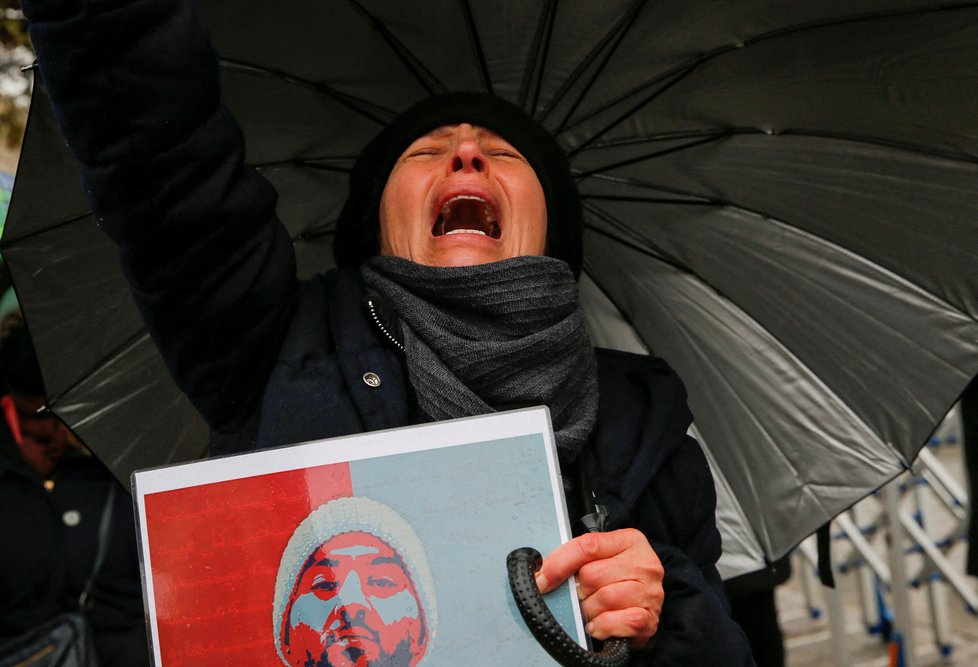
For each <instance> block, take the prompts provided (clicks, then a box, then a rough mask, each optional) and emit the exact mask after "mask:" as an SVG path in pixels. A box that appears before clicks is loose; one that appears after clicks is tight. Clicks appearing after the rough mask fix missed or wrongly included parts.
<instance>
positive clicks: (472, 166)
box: [450, 130, 489, 174]
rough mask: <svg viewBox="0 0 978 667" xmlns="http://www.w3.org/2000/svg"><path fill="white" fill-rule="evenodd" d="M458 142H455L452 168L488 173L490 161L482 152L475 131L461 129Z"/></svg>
mask: <svg viewBox="0 0 978 667" xmlns="http://www.w3.org/2000/svg"><path fill="white" fill-rule="evenodd" d="M460 134H461V136H460V137H459V140H458V143H456V144H455V154H454V155H453V156H452V160H451V163H450V169H451V171H452V172H453V173H456V172H463V173H465V172H473V173H479V174H486V173H488V171H489V163H488V162H487V161H486V156H485V155H484V154H483V153H482V148H481V147H480V146H479V142H478V140H477V137H476V136H475V133H474V132H466V131H465V130H461V132H460Z"/></svg>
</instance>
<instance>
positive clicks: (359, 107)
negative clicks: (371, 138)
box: [220, 58, 395, 126]
mask: <svg viewBox="0 0 978 667" xmlns="http://www.w3.org/2000/svg"><path fill="white" fill-rule="evenodd" d="M220 65H221V67H222V68H224V69H226V70H231V71H236V72H241V73H243V74H253V75H255V76H271V77H275V78H278V79H281V80H282V81H285V82H286V83H293V84H296V85H300V86H305V87H307V88H311V89H313V90H315V91H316V92H319V93H322V94H323V95H325V96H326V97H329V98H330V99H332V100H335V101H336V102H339V103H340V104H342V105H343V106H345V107H347V108H348V109H350V110H352V111H354V112H356V113H358V114H360V115H361V116H363V117H364V118H366V119H368V120H371V121H373V122H374V123H377V124H378V125H382V126H383V125H386V124H387V121H386V120H385V119H384V118H382V117H381V116H379V115H378V114H377V113H375V112H374V111H368V107H372V108H373V109H375V110H376V111H380V112H383V113H385V114H387V115H388V116H394V115H395V112H394V111H393V110H391V109H387V108H385V107H380V106H378V105H375V104H371V103H369V102H367V101H366V100H363V99H360V98H358V97H355V96H353V95H348V94H346V93H341V92H339V91H337V90H334V89H333V88H331V87H329V86H327V85H326V84H324V83H319V82H316V81H310V80H309V79H304V78H302V77H298V76H295V75H293V74H288V73H286V72H283V71H281V70H276V69H271V68H270V67H263V66H261V65H254V64H252V63H247V62H244V61H242V60H230V59H228V58H222V59H221V60H220Z"/></svg>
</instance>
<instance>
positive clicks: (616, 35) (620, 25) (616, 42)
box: [540, 0, 646, 134]
mask: <svg viewBox="0 0 978 667" xmlns="http://www.w3.org/2000/svg"><path fill="white" fill-rule="evenodd" d="M645 2H646V0H637V2H634V3H633V4H632V6H631V8H630V9H629V11H628V13H627V14H625V15H624V16H623V17H622V18H621V19H619V20H618V22H617V23H616V24H615V25H614V26H613V27H612V28H611V29H610V30H609V31H608V32H607V33H605V34H604V35H603V36H602V37H601V39H600V40H598V41H597V43H596V44H595V45H594V48H592V49H591V51H590V52H589V53H588V54H587V55H586V56H585V57H584V58H583V59H582V60H581V62H580V64H578V66H577V67H576V68H575V69H574V71H573V72H571V73H570V75H569V76H568V77H567V79H566V80H565V81H564V83H563V84H562V85H561V87H560V88H559V89H558V90H557V92H556V93H555V94H554V96H553V98H552V99H551V100H550V105H549V106H548V107H547V109H545V110H544V112H543V114H542V115H541V116H540V120H541V122H542V121H543V120H544V119H545V118H547V116H549V115H550V114H551V113H552V112H553V111H554V109H555V108H556V106H557V104H558V103H560V101H561V100H563V99H564V97H565V96H566V95H567V93H569V92H570V90H571V88H572V87H573V86H574V84H576V83H577V82H578V81H579V80H580V79H581V77H582V76H584V72H586V71H587V68H588V66H589V65H591V63H592V62H593V61H594V59H595V58H596V57H597V55H598V54H599V53H600V52H601V51H603V50H605V47H607V46H608V44H609V43H610V44H611V46H610V48H608V49H607V52H606V53H605V55H604V57H603V58H602V59H601V62H600V63H599V64H598V66H597V67H596V68H595V69H594V72H593V73H592V74H591V77H590V79H588V81H587V83H585V84H584V86H583V88H582V90H581V92H580V93H579V94H578V96H577V99H576V100H574V103H573V104H571V106H570V109H569V110H568V111H567V113H565V114H564V118H563V120H561V121H560V122H559V123H558V124H557V130H556V131H555V134H556V133H558V132H562V131H563V130H564V129H566V127H567V123H568V122H569V121H570V118H571V116H573V115H574V112H575V111H577V109H578V107H579V106H580V105H581V103H582V102H584V98H585V97H587V94H588V93H589V92H591V89H592V88H593V87H594V83H595V81H597V79H598V77H599V76H600V75H601V73H602V72H603V71H604V70H605V68H606V67H607V66H608V63H609V62H610V61H611V57H612V56H613V55H614V54H615V52H616V51H617V50H618V47H619V46H620V45H621V43H622V42H623V41H624V40H625V37H626V36H627V35H628V32H629V31H630V30H631V28H632V26H633V25H635V21H636V19H637V18H638V14H639V11H640V10H641V9H642V7H644V6H645Z"/></svg>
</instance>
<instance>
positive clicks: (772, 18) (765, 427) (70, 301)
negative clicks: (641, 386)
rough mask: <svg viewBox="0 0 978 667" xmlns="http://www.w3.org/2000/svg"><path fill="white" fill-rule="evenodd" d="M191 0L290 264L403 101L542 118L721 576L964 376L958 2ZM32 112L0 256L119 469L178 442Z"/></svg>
mask: <svg viewBox="0 0 978 667" xmlns="http://www.w3.org/2000/svg"><path fill="white" fill-rule="evenodd" d="M203 4H204V9H205V12H206V14H207V16H208V19H209V23H210V25H211V28H212V32H213V35H214V41H215V44H216V46H217V49H218V52H219V53H220V54H221V57H222V59H223V65H222V66H223V84H224V98H225V101H226V104H227V105H228V106H229V107H230V108H231V109H232V110H233V112H234V113H235V114H236V116H237V117H238V119H239V121H240V122H241V124H242V125H243V127H244V129H245V132H246V134H247V137H248V147H249V154H248V159H249V162H251V163H252V164H254V165H255V166H257V167H258V168H259V169H260V170H261V171H262V172H263V173H264V174H265V176H266V177H267V178H268V179H269V180H271V181H272V182H273V183H274V184H275V185H276V187H277V188H278V190H279V192H280V194H281V199H280V206H279V213H280V215H281V217H282V218H283V220H284V221H285V222H286V224H287V225H288V226H289V229H290V230H291V232H292V235H293V238H295V243H296V248H297V251H298V256H299V260H300V265H301V266H300V271H301V272H302V273H303V274H304V275H308V274H310V273H312V272H314V271H318V270H322V269H323V268H325V267H327V266H328V265H329V262H330V251H329V248H330V245H331V240H332V239H331V234H332V228H333V221H334V220H335V218H336V215H337V213H338V210H339V207H340V205H341V203H342V201H343V199H344V197H345V188H346V174H347V171H348V169H349V167H350V166H351V164H352V161H353V158H354V156H355V155H356V154H357V153H358V151H359V149H360V147H361V146H363V144H364V143H365V142H366V140H367V139H368V138H369V137H370V136H372V135H373V134H374V133H376V132H377V131H378V130H379V129H380V127H381V126H382V125H383V123H385V122H386V121H387V120H389V119H390V118H392V117H394V116H395V115H396V114H397V113H398V112H399V111H401V110H403V109H405V108H407V107H408V106H409V105H410V104H412V103H413V102H415V101H416V100H418V99H420V98H421V97H424V96H426V95H430V94H432V93H437V92H440V91H444V90H459V89H475V90H487V91H491V92H493V93H495V94H497V95H500V96H502V97H505V98H508V99H510V100H512V101H514V102H516V103H518V104H520V105H522V106H523V107H524V108H525V109H527V110H529V111H530V112H531V113H533V114H534V115H535V116H536V117H537V118H539V119H540V121H541V122H542V123H543V124H544V125H546V126H547V127H548V128H550V129H551V130H552V131H553V132H554V133H555V135H556V136H557V137H558V139H559V141H560V142H561V144H562V145H563V146H564V147H565V148H566V150H567V153H568V155H570V156H571V159H572V165H573V168H574V170H575V173H576V174H577V177H578V182H579V185H580V190H581V193H582V195H583V197H584V204H585V209H586V225H587V229H586V236H585V250H586V259H585V277H584V279H583V282H582V287H583V291H584V295H585V300H586V301H587V304H588V305H587V307H588V309H589V312H590V314H591V320H592V326H593V331H594V335H595V338H596V340H598V342H600V343H606V344H607V343H609V342H610V343H611V344H614V345H619V346H620V345H623V344H625V343H623V339H622V338H621V337H620V333H619V332H620V330H621V329H620V328H618V327H617V324H616V322H617V323H618V324H622V323H624V324H627V325H629V327H627V329H626V330H627V331H628V332H629V333H628V335H630V336H632V337H633V338H632V340H633V342H634V344H636V345H639V346H644V347H645V348H647V349H650V350H652V351H654V352H655V353H657V354H660V355H662V356H664V357H666V358H667V359H668V360H669V361H670V363H672V364H673V365H674V366H675V367H676V368H677V369H678V370H679V372H680V374H681V375H682V376H683V378H684V379H685V381H686V383H687V385H688V388H689V392H690V402H691V405H692V407H693V411H694V414H695V416H696V428H697V432H698V434H699V436H700V438H701V440H702V442H703V444H704V445H705V448H706V449H707V451H708V455H709V457H710V459H711V460H712V462H713V463H714V472H715V473H716V475H717V483H718V488H719V490H720V492H721V498H722V500H721V506H720V508H719V517H720V522H721V528H722V530H723V532H724V538H725V544H726V545H727V550H728V552H729V554H731V558H732V560H729V561H728V566H727V567H725V571H726V573H727V574H732V573H734V572H736V571H744V570H746V569H750V568H751V567H753V566H754V565H755V564H757V563H758V562H759V561H760V559H761V556H762V554H766V555H767V556H768V557H770V558H773V557H776V556H779V555H781V554H783V553H784V552H785V551H787V550H788V549H789V548H790V547H792V546H793V545H794V544H796V543H797V542H798V541H799V540H800V539H802V538H803V537H804V536H806V535H807V534H809V533H810V532H812V531H813V530H814V529H815V528H817V527H818V526H819V525H820V524H822V523H823V522H824V521H826V520H827V519H829V518H830V517H832V516H834V515H835V514H836V513H838V512H840V511H841V510H843V509H845V508H846V507H848V506H849V505H851V504H852V503H853V502H855V501H856V500H858V499H859V498H860V497H862V496H863V495H865V494H866V493H867V492H869V491H871V490H873V489H875V488H877V487H878V486H880V485H881V484H883V483H884V482H886V481H887V480H888V479H890V478H892V477H893V476H895V475H896V474H898V473H899V472H900V471H901V470H903V469H905V468H906V467H907V466H908V465H909V463H910V462H911V461H912V460H913V458H914V457H915V454H916V452H917V450H918V449H919V447H920V446H921V445H922V444H923V443H924V441H925V440H926V437H927V435H928V434H929V432H930V431H931V430H932V428H933V427H934V425H935V424H936V423H937V422H938V421H939V420H940V418H941V417H942V416H943V415H944V413H945V412H946V411H947V409H948V407H949V405H950V404H951V403H952V402H953V401H954V400H955V398H956V397H957V395H958V393H959V391H960V390H961V389H962V388H963V387H964V385H965V384H966V383H967V381H968V379H969V378H970V377H971V376H972V375H974V374H975V373H976V371H978V322H976V318H978V284H976V283H978V277H976V271H975V269H974V259H973V255H974V250H975V248H978V188H976V183H978V135H976V133H975V129H974V128H975V127H976V125H975V123H976V121H975V119H976V118H978V85H976V84H978V3H974V2H927V1H925V0H917V1H909V0H847V1H845V2H842V1H840V0H827V1H825V2H819V3H812V2H803V1H801V0H785V1H783V2H778V3H765V2H715V1H714V2H690V1H685V2H681V3H680V2H645V1H640V0H608V1H605V2H569V1H567V0H565V1H564V2H560V1H558V0H536V1H535V2H526V1H520V2H516V1H511V2H501V1H482V2H471V1H469V0H439V1H435V0H425V1H424V2H421V1H419V2H404V1H403V0H401V1H392V0H349V1H347V2H328V3H326V2H288V3H279V4H278V5H276V6H274V7H272V6H269V5H268V4H267V3H259V2H250V1H244V0H234V1H233V2H231V1H229V0H225V1H219V0H210V1H209V2H208V1H207V0H205V1H204V3H203ZM49 116H50V112H49V110H48V108H47V104H46V102H43V101H35V105H34V109H33V110H32V116H31V120H30V125H29V127H28V136H27V142H26V148H25V151H26V152H25V156H24V158H23V161H22V166H21V170H20V172H19V175H18V181H17V184H16V186H15V192H14V200H13V203H12V206H11V211H10V217H9V221H8V229H7V230H6V232H5V236H4V256H5V257H6V259H7V261H8V262H9V264H10V267H11V270H12V272H13V275H14V278H15V281H16V286H17V288H18V291H19V293H20V296H21V302H22V303H23V305H24V310H25V315H26V317H27V320H28V323H29V326H30V327H31V331H32V334H33V335H34V337H35V341H36V345H37V348H38V351H39V354H40V356H41V358H42V363H43V365H44V373H45V379H46V382H47V386H48V391H49V393H50V404H51V407H52V408H53V409H54V410H55V411H56V412H57V413H58V414H59V415H60V416H62V418H64V419H65V420H66V421H67V422H68V423H69V424H70V425H71V426H72V427H73V428H74V429H75V430H76V431H77V432H78V433H79V434H80V435H81V437H82V438H83V439H84V440H85V441H86V442H88V443H89V444H90V445H91V446H92V447H93V448H94V449H95V450H96V451H97V452H98V454H99V455H100V456H101V457H102V458H103V460H105V461H106V462H107V463H108V464H109V465H110V466H112V467H113V468H114V469H115V470H116V472H117V474H119V475H120V476H121V477H125V476H127V475H128V473H129V471H131V470H132V469H134V468H139V467H145V466H149V465H157V464H160V463H163V462H165V461H170V460H178V459H186V458H191V457H194V456H198V455H200V453H201V452H202V451H203V450H204V447H205V435H204V429H203V428H202V426H201V425H200V423H199V418H197V417H196V415H194V414H193V411H192V410H191V409H190V408H189V406H188V404H187V403H186V402H185V401H184V399H183V398H182V397H180V396H179V395H178V393H177V392H176V390H175V389H174V388H173V386H172V384H171V383H170V381H169V380H168V379H167V378H166V377H165V372H164V371H163V369H162V364H161V363H160V362H159V361H158V359H157V358H156V356H155V352H154V350H153V348H152V345H151V343H150V342H149V341H148V339H147V338H146V335H145V333H144V331H143V329H142V327H141V324H140V323H139V320H138V317H137V315H136V314H135V311H134V308H133V307H132V305H131V303H130V301H129V298H128V294H127V291H126V288H125V286H124V284H123V281H122V278H121V277H120V275H119V270H118V268H117V266H116V265H115V263H114V260H113V250H112V249H111V248H110V247H109V245H108V244H107V242H106V241H104V240H103V239H102V238H101V236H100V235H99V232H98V230H97V229H96V228H95V227H96V226H95V224H94V222H93V220H92V219H91V217H90V215H88V213H87V207H86V204H85V203H84V198H83V197H82V195H81V193H80V191H79V188H78V185H77V177H76V175H75V173H74V172H75V169H74V167H73V165H72V164H71V162H70V158H68V157H67V155H66V153H65V151H64V147H63V145H62V144H61V143H60V140H59V139H58V138H57V137H56V133H55V130H54V129H53V127H52V124H51V121H50V117H49ZM612 304H613V305H612ZM616 318H617V319H616ZM609 332H610V333H609Z"/></svg>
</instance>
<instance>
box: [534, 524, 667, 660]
mask: <svg viewBox="0 0 978 667" xmlns="http://www.w3.org/2000/svg"><path fill="white" fill-rule="evenodd" d="M574 573H577V585H578V595H579V596H580V598H581V601H582V602H581V607H582V609H583V611H584V616H585V618H587V619H588V623H587V626H586V628H585V629H586V630H587V633H588V634H589V635H591V636H592V637H594V638H595V639H607V638H608V637H628V638H630V644H631V646H632V648H634V649H641V648H643V647H644V646H645V645H646V644H647V643H648V642H649V640H650V639H651V638H652V636H653V635H654V634H655V631H656V629H657V628H658V627H659V615H660V614H661V612H662V601H663V599H664V598H665V593H664V592H663V590H662V577H663V574H664V571H663V568H662V563H661V562H659V557H658V556H657V555H656V553H655V551H654V550H653V549H652V546H651V545H650V544H649V541H648V540H647V539H646V538H645V535H643V534H642V533H640V532H639V531H637V530H635V529H633V528H624V529H622V530H615V531H612V532H609V533H587V534H585V535H581V536H580V537H576V538H574V539H573V540H571V541H570V542H567V543H565V544H562V545H561V546H559V547H557V549H555V550H554V551H553V553H551V554H550V555H549V556H547V557H546V558H544V560H543V566H542V567H541V568H540V571H539V572H537V575H536V577H537V586H538V587H539V588H540V592H541V593H547V592H549V591H551V590H553V589H554V588H556V587H557V586H558V585H560V584H561V583H562V582H563V581H564V580H565V579H567V577H569V576H570V575H572V574H574Z"/></svg>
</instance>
